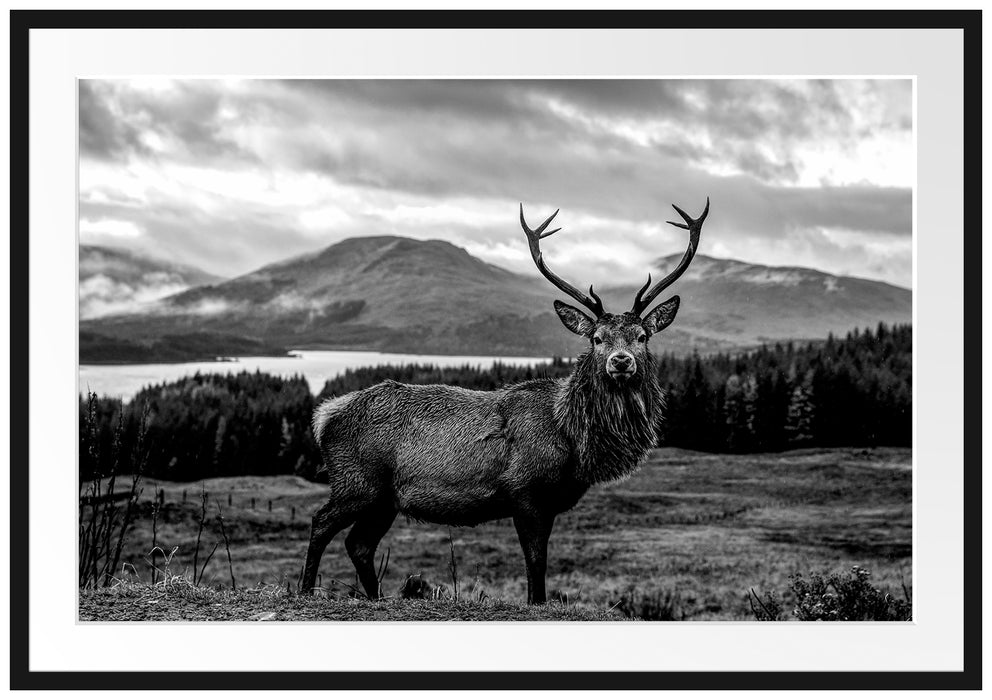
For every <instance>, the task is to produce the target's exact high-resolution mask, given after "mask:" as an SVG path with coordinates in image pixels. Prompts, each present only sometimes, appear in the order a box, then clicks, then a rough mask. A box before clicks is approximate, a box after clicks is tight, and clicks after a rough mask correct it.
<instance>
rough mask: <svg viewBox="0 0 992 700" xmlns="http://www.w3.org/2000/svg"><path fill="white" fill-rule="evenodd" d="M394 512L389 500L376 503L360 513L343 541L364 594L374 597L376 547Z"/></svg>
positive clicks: (394, 515)
mask: <svg viewBox="0 0 992 700" xmlns="http://www.w3.org/2000/svg"><path fill="white" fill-rule="evenodd" d="M396 512H397V511H396V507H395V506H394V505H393V504H392V503H379V504H376V505H375V506H373V507H371V508H369V509H368V510H366V511H365V512H364V513H362V514H361V516H359V518H358V521H357V522H356V523H355V526H354V527H353V528H351V532H349V533H348V537H347V538H345V541H344V545H345V548H346V549H347V550H348V556H350V557H351V561H352V563H353V564H354V565H355V570H356V571H357V572H358V579H359V580H360V581H361V582H362V587H363V588H364V589H365V594H366V595H367V596H368V597H369V598H371V599H373V600H374V599H376V598H378V597H379V595H380V590H379V578H378V577H377V576H376V571H375V550H376V548H377V547H378V546H379V542H380V541H381V540H382V538H383V537H384V536H385V535H386V533H387V532H389V528H390V527H392V525H393V520H395V519H396Z"/></svg>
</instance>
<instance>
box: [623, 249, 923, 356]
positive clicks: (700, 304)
mask: <svg viewBox="0 0 992 700" xmlns="http://www.w3.org/2000/svg"><path fill="white" fill-rule="evenodd" d="M681 257H682V256H681V254H678V255H670V256H667V257H664V258H660V259H659V260H656V261H655V263H654V269H655V270H657V271H660V272H661V274H665V273H667V271H669V270H672V269H674V268H675V266H676V265H678V262H679V260H680V259H681ZM652 274H653V276H654V279H658V277H657V274H656V273H652ZM636 291H637V285H631V286H629V287H622V288H619V289H611V290H609V292H608V296H609V297H611V298H617V299H632V298H633V296H634V294H635V293H636ZM672 294H678V295H679V296H680V297H681V299H682V304H681V307H680V310H679V315H678V317H677V319H676V321H675V325H677V326H679V327H680V328H681V329H683V330H684V331H686V332H688V333H690V334H692V335H694V336H698V337H702V338H707V339H710V340H711V341H713V342H714V343H717V344H724V343H726V344H730V345H734V346H747V345H755V344H760V343H764V342H770V341H772V342H773V341H777V340H783V339H791V340H806V339H817V338H826V337H827V335H828V334H830V333H834V334H844V333H846V332H847V331H849V330H851V329H853V328H864V327H866V326H872V327H874V326H876V325H877V324H878V323H879V322H880V321H881V322H885V323H887V324H893V323H910V322H911V321H912V317H913V293H912V292H911V291H910V290H908V289H904V288H902V287H896V286H894V285H891V284H887V283H885V282H878V281H875V280H868V279H862V278H858V277H843V276H835V275H831V274H827V273H826V272H820V271H819V270H812V269H809V268H803V267H766V266H764V265H755V264H751V263H746V262H740V261H737V260H723V259H718V258H711V257H708V256H706V255H696V257H695V258H693V261H692V264H691V265H690V266H689V269H688V270H686V272H685V274H683V275H682V277H680V278H679V280H678V281H677V282H676V283H675V284H673V285H672V286H671V287H670V288H669V289H666V290H665V292H664V293H663V294H662V296H661V297H659V301H661V300H663V299H667V298H668V297H669V296H671V295H672Z"/></svg>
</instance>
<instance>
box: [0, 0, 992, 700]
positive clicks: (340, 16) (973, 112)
mask: <svg viewBox="0 0 992 700" xmlns="http://www.w3.org/2000/svg"><path fill="white" fill-rule="evenodd" d="M981 20H982V16H981V11H978V10H967V11H957V10H955V11H943V10H941V11H930V10H919V11H876V10H871V11H821V10H809V11H777V10H760V11H759V10H754V11H752V10H733V11H724V10H719V11H716V10H708V11H652V10H645V11H641V10H637V11H601V10H581V11H564V12H562V11H555V12H551V11H541V10H536V11H491V10H465V11H437V10H429V11H428V10H425V11H419V10H411V11H407V10H404V11H392V10H390V11H350V10H348V11H344V10H332V11H309V10H307V11H276V10H248V11H242V10H239V11H216V10H204V11H185V10H183V11H160V10H147V11H142V10H136V11H117V10H95V11H77V10H73V11H65V10H57V11H34V10H27V11H20V10H15V11H11V12H10V62H11V73H10V102H11V120H10V125H11V126H10V128H11V131H10V146H11V163H10V183H11V186H10V197H11V198H10V202H11V220H10V232H11V235H10V261H11V269H10V294H11V314H10V337H11V346H10V358H11V364H10V374H11V376H10V402H11V425H10V436H11V455H10V458H11V459H10V489H11V503H10V526H11V550H10V570H11V582H10V588H9V591H10V603H11V605H10V611H11V620H10V623H11V624H10V633H11V636H10V679H11V681H10V683H11V688H12V689H15V690H43V689H45V690H47V689H52V690H64V689H90V690H96V689H114V690H132V689H153V688H160V687H161V685H159V684H160V683H161V679H160V678H158V677H156V675H155V674H152V673H142V672H109V671H108V672H105V671H95V672H41V671H31V670H30V668H29V658H28V653H29V644H28V634H29V620H28V615H29V606H28V599H29V596H30V590H29V581H28V571H29V568H28V556H29V550H28V537H29V533H28V530H27V528H26V527H25V524H26V523H27V522H28V507H29V500H28V482H29V468H28V467H29V463H30V462H29V458H30V456H29V454H28V411H27V410H26V407H27V406H28V405H29V403H30V401H31V395H30V387H29V384H28V378H29V375H28V371H27V369H28V366H29V362H30V359H31V358H30V357H29V345H28V341H29V311H28V302H29V300H28V251H29V237H28V235H26V232H27V231H29V226H30V221H29V218H28V214H29V211H28V202H29V198H28V195H29V192H28V179H27V177H26V174H27V172H28V169H29V165H30V160H29V157H30V154H29V145H28V143H29V142H28V129H29V121H28V108H29V107H28V106H29V99H28V98H29V70H30V66H29V59H28V56H29V46H30V31H31V30H32V29H43V28H58V27H61V28H65V27H75V28H161V27H169V28H266V29H275V28H296V27H308V28H330V27H334V28H349V27H352V28H357V27H367V26H376V27H390V26H393V27H403V28H411V29H417V28H429V27H435V26H465V27H477V26H486V27H491V28H500V27H507V28H510V27H512V28H520V27H534V28H553V27H563V26H571V27H588V28H617V27H662V26H663V27H666V28H692V27H706V28H709V29H713V28H767V27H778V28H843V29H851V28H953V29H960V30H962V31H963V46H964V51H963V56H962V60H963V64H964V65H963V70H964V73H963V74H964V90H963V93H964V124H963V129H964V139H965V142H966V143H967V144H968V147H967V148H966V149H965V150H964V197H963V202H962V206H963V211H964V230H965V231H971V232H972V233H971V234H969V235H967V236H966V237H965V240H964V261H963V262H964V280H963V283H964V287H963V289H964V339H963V340H964V371H965V375H966V376H967V381H966V382H965V384H964V425H963V431H964V462H965V463H964V492H963V494H962V499H963V507H964V532H963V542H964V550H965V551H964V599H965V600H966V601H967V606H968V610H967V615H965V617H964V620H963V629H964V659H963V662H964V668H963V671H960V672H942V671H941V672H930V671H920V672H882V671H878V672H767V671H760V672H719V673H718V672H695V671H694V672H688V671H686V672H611V671H605V672H604V671H591V672H583V673H571V672H461V671H459V672H436V671H430V672H268V671H266V672H253V673H232V672H171V673H169V676H168V686H169V687H170V688H171V689H177V690H179V689H182V690H185V689H230V690H275V689H289V688H292V689H341V690H345V689H354V690H359V689H360V690H372V689H423V690H426V689H438V690H441V689H445V690H454V689H489V690H515V689H560V690H605V689H630V690H651V689H669V690H678V689H693V690H701V689H713V690H725V689H752V690H756V689H768V690H790V689H797V690H798V689H821V690H824V689H826V690H854V689H892V690H936V689H958V690H967V689H979V688H980V687H981V631H982V630H981V625H982V622H981V620H982V615H981V608H982V597H981V567H982V549H981V545H982V542H981V539H982V534H981V493H982V489H981V481H982V474H981V446H982V437H981V429H982V428H981V411H982V407H981V371H982V367H981V350H982V347H981V332H982V318H981V306H982V302H981V291H982V290H981V278H982V269H981V264H982V263H981V259H982V256H981V247H982V241H981V214H982V202H981V147H980V144H981V138H982V134H981V116H982V115H981V100H982V81H981V73H982V61H981V58H982V56H981V43H982V27H981Z"/></svg>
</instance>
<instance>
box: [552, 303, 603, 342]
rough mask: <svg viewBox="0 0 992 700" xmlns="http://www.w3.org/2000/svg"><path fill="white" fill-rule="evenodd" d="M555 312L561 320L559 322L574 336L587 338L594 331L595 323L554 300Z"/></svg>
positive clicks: (575, 310) (574, 309)
mask: <svg viewBox="0 0 992 700" xmlns="http://www.w3.org/2000/svg"><path fill="white" fill-rule="evenodd" d="M555 312H556V313H557V314H558V318H560V319H561V322H562V323H564V324H565V328H567V329H568V330H570V331H572V332H573V333H575V335H581V336H582V337H583V338H588V337H590V336H591V335H592V332H593V331H594V330H596V322H595V321H593V320H592V319H591V318H589V317H588V316H586V315H585V314H584V313H582V312H581V311H579V310H578V309H576V308H575V307H574V306H569V305H568V304H566V303H565V302H562V301H558V300H557V299H556V300H555Z"/></svg>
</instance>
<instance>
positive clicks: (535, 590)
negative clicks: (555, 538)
mask: <svg viewBox="0 0 992 700" xmlns="http://www.w3.org/2000/svg"><path fill="white" fill-rule="evenodd" d="M554 522H555V518H554V516H553V515H552V516H543V515H541V514H540V513H523V514H519V515H516V516H514V518H513V525H514V526H515V527H516V528H517V537H519V538H520V546H521V547H522V548H523V550H524V561H525V562H526V563H527V602H528V603H530V604H538V603H544V602H546V601H547V593H546V592H545V589H544V577H545V574H546V572H547V568H548V539H549V538H550V537H551V528H552V526H553V525H554Z"/></svg>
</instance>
